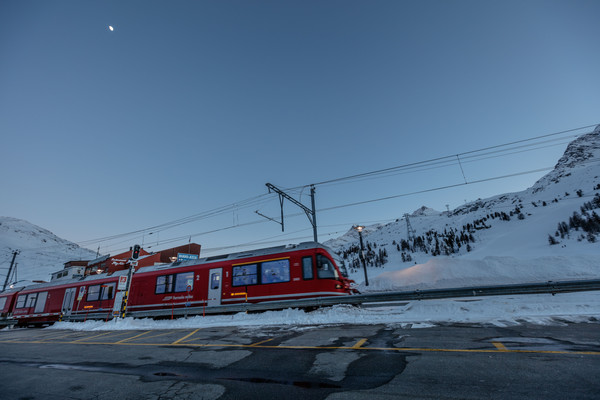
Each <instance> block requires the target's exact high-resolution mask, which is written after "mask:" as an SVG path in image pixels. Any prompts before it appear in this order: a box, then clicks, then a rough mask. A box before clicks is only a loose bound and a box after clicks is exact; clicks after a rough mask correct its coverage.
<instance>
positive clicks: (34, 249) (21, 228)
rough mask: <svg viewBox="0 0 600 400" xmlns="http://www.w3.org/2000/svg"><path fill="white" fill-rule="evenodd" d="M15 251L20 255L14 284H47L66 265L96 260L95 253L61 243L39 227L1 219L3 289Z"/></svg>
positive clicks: (17, 259) (1, 278)
mask: <svg viewBox="0 0 600 400" xmlns="http://www.w3.org/2000/svg"><path fill="white" fill-rule="evenodd" d="M15 250H18V251H19V254H18V255H17V257H16V259H15V262H16V264H17V271H16V277H15V276H14V275H13V277H12V279H11V282H14V281H32V280H46V281H47V280H50V274H51V273H53V272H56V271H58V270H60V269H62V268H63V264H64V263H65V262H67V261H75V260H91V259H94V258H96V253H95V252H93V251H91V250H88V249H84V248H81V247H79V246H78V245H76V244H75V243H72V242H69V241H67V240H64V239H61V238H59V237H58V236H56V235H54V234H53V233H52V232H50V231H48V230H46V229H43V228H40V227H39V226H36V225H33V224H31V223H29V222H27V221H23V220H20V219H16V218H10V217H0V285H4V282H5V279H6V275H7V274H8V268H9V266H10V262H11V260H12V255H13V251H15ZM15 278H16V279H15ZM1 289H2V286H0V290H1Z"/></svg>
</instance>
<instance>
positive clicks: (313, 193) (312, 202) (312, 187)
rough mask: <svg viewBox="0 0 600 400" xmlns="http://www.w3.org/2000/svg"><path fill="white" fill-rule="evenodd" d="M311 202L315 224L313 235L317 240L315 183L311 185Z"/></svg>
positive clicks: (313, 223) (313, 222) (313, 224)
mask: <svg viewBox="0 0 600 400" xmlns="http://www.w3.org/2000/svg"><path fill="white" fill-rule="evenodd" d="M310 203H311V206H312V221H311V222H312V226H313V237H314V239H315V242H318V240H317V209H316V207H315V185H311V186H310Z"/></svg>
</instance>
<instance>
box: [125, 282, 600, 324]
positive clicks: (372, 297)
mask: <svg viewBox="0 0 600 400" xmlns="http://www.w3.org/2000/svg"><path fill="white" fill-rule="evenodd" d="M591 290H600V279H593V280H579V281H556V282H554V281H548V282H543V283H529V284H514V285H497V286H481V287H462V288H449V289H428V290H413V291H405V292H403V291H399V292H381V293H369V294H358V295H349V296H329V297H315V298H310V299H301V300H281V301H270V302H262V303H239V304H230V305H221V306H215V307H206V308H204V307H187V308H179V309H175V310H170V309H169V310H153V311H134V312H130V313H127V316H132V317H137V318H143V317H169V316H171V315H174V316H184V315H190V316H191V315H198V314H203V313H204V314H227V313H237V312H246V311H268V310H282V309H286V308H316V307H324V306H333V305H337V304H351V305H360V304H368V303H388V302H394V301H410V300H433V299H448V298H459V297H482V296H503V295H516V294H552V295H555V294H557V293H570V292H582V291H591Z"/></svg>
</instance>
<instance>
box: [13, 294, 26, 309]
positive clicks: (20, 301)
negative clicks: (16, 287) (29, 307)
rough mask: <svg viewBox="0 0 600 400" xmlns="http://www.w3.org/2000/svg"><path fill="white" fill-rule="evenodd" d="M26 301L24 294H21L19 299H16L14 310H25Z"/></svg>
mask: <svg viewBox="0 0 600 400" xmlns="http://www.w3.org/2000/svg"><path fill="white" fill-rule="evenodd" d="M26 300H27V295H26V294H22V295H20V296H19V297H17V304H16V305H15V308H25V302H26Z"/></svg>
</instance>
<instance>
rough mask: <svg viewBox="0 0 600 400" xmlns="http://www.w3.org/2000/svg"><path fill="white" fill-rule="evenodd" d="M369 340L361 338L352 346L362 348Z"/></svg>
mask: <svg viewBox="0 0 600 400" xmlns="http://www.w3.org/2000/svg"><path fill="white" fill-rule="evenodd" d="M366 341H367V339H360V340H359V341H358V342H356V344H355V345H354V346H352V348H353V349H360V347H361V346H362V345H363V344H365V342H366Z"/></svg>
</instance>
